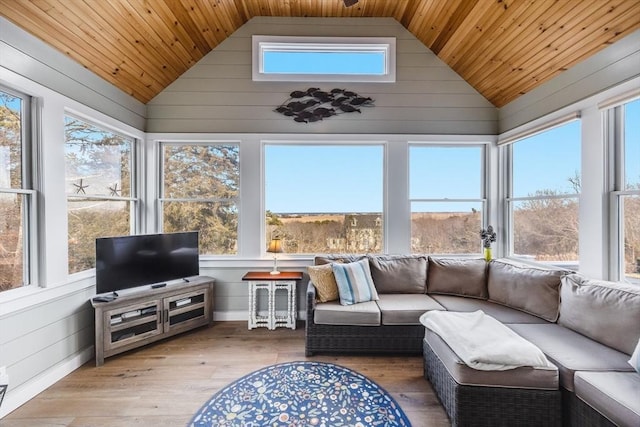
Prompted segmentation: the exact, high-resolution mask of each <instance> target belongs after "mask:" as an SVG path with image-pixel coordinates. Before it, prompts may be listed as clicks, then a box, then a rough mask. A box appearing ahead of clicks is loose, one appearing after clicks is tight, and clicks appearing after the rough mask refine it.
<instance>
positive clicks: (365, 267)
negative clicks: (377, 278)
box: [331, 259, 378, 305]
mask: <svg viewBox="0 0 640 427" xmlns="http://www.w3.org/2000/svg"><path fill="white" fill-rule="evenodd" d="M331 268H332V269H333V274H334V276H335V277H336V283H337V284H338V294H339V295H340V304H342V305H351V304H355V303H358V302H366V301H376V300H377V299H378V292H376V287H375V286H374V284H373V278H372V277H371V269H370V268H369V260H367V259H363V260H360V261H357V262H350V263H348V264H339V263H334V264H332V265H331Z"/></svg>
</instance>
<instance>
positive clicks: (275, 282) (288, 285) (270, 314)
mask: <svg viewBox="0 0 640 427" xmlns="http://www.w3.org/2000/svg"><path fill="white" fill-rule="evenodd" d="M301 279H302V273H301V272H293V271H283V272H281V273H280V274H269V272H268V271H266V272H265V271H250V272H248V273H247V274H245V275H244V277H242V280H244V281H246V282H248V283H249V324H248V327H249V329H253V328H259V327H265V328H268V329H271V330H273V329H275V328H277V327H279V326H283V327H287V328H291V329H295V328H296V318H297V317H298V316H297V314H298V313H297V308H296V284H297V281H298V280H301ZM260 290H264V291H266V293H267V301H268V303H267V315H266V316H261V315H260V313H258V306H257V305H258V301H257V299H258V291H260ZM277 291H285V292H286V293H287V306H286V310H285V311H284V313H283V314H280V313H279V312H278V311H277V310H276V292H277Z"/></svg>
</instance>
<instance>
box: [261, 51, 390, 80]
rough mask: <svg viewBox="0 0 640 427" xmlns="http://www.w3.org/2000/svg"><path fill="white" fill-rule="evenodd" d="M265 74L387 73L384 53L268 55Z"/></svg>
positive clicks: (278, 53)
mask: <svg viewBox="0 0 640 427" xmlns="http://www.w3.org/2000/svg"><path fill="white" fill-rule="evenodd" d="M263 61H264V63H263V71H264V72H265V73H269V74H271V73H276V74H283V73H292V74H363V75H382V74H384V73H385V53H384V52H331V51H327V52H296V51H265V52H264V56H263Z"/></svg>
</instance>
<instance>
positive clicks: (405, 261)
mask: <svg viewBox="0 0 640 427" xmlns="http://www.w3.org/2000/svg"><path fill="white" fill-rule="evenodd" d="M368 258H369V266H370V267H371V277H373V283H374V284H375V286H376V289H377V290H378V293H379V294H424V293H426V291H427V257H426V256H419V255H413V256H412V255H408V256H406V255H369V256H368Z"/></svg>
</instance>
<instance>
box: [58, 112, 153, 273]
mask: <svg viewBox="0 0 640 427" xmlns="http://www.w3.org/2000/svg"><path fill="white" fill-rule="evenodd" d="M64 117H65V118H66V117H71V118H73V119H76V120H80V121H83V122H85V123H87V124H90V125H92V126H95V127H96V128H99V129H101V130H104V131H107V132H111V133H114V134H117V135H120V136H122V137H123V138H127V139H130V140H131V158H130V162H131V163H130V165H129V168H130V175H131V176H130V180H131V183H130V187H131V190H130V194H129V196H106V195H96V194H82V195H79V194H70V193H67V192H66V190H65V198H66V200H69V199H78V200H81V199H86V200H102V201H120V202H129V203H130V205H129V218H130V223H129V234H130V235H133V234H137V233H139V232H140V231H141V228H142V219H141V215H142V213H141V206H140V205H141V203H140V193H141V191H140V183H141V179H140V176H141V175H142V172H141V169H142V168H141V160H140V156H141V153H140V152H141V147H140V145H141V140H140V139H138V138H136V137H135V136H133V135H130V134H128V133H126V132H123V131H121V130H119V129H117V128H114V127H113V126H110V125H107V124H105V123H103V122H101V121H99V120H96V119H93V118H91V117H89V116H87V115H84V114H81V113H78V112H75V111H70V110H67V111H65V113H64ZM66 143H67V141H66V139H65V140H64V144H65V145H66ZM65 178H66V172H65ZM67 215H68V211H67ZM67 226H68V224H67ZM67 237H68V231H67ZM67 248H68V242H67ZM91 270H92V269H87V270H82V271H77V272H75V273H69V275H70V276H73V277H82V276H83V275H84V273H85V272H86V271H91Z"/></svg>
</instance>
